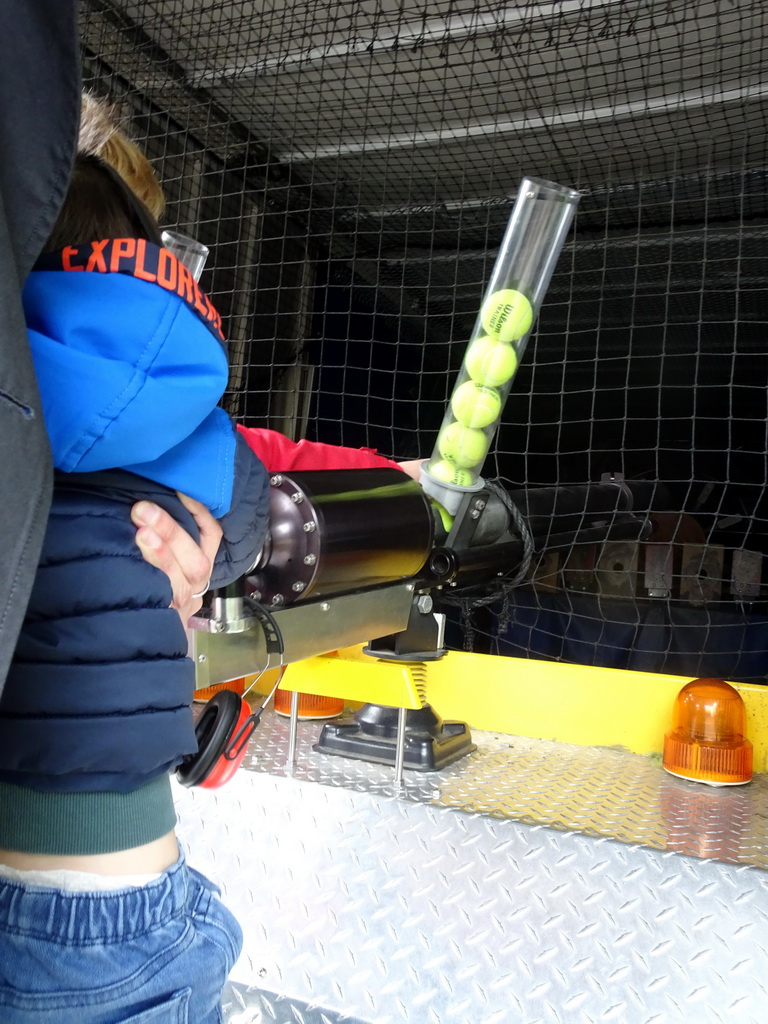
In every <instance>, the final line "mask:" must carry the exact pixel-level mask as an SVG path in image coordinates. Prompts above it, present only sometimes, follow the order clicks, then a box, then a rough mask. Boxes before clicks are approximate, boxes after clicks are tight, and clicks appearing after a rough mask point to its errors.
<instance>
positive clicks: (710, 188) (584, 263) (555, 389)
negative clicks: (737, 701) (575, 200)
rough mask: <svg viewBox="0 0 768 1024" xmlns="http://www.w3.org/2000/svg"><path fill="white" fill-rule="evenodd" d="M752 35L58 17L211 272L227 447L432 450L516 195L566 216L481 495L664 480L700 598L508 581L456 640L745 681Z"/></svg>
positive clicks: (761, 452) (342, 15)
mask: <svg viewBox="0 0 768 1024" xmlns="http://www.w3.org/2000/svg"><path fill="white" fill-rule="evenodd" d="M767 28H768V9H767V8H766V5H765V4H764V3H762V2H757V0H752V2H747V0H729V2H722V0H668V2H666V0H665V2H661V0H602V2H601V0H563V2H558V3H517V4H502V3H493V2H476V0H472V2H470V0H442V2H440V0H439V2H418V3H417V2H410V3H409V2H394V0H380V2H376V3H373V2H367V0H361V2H351V0H344V2H339V3H317V2H295V0H294V2H282V0H273V2H270V3H252V2H242V0H228V2H227V0H217V2H211V0H197V2H194V3H192V2H188V0H81V29H82V39H83V60H84V75H85V79H86V84H87V86H88V87H89V88H91V89H93V90H94V91H95V92H97V93H99V94H102V95H108V96H109V97H110V98H111V99H112V100H113V101H114V102H115V103H116V104H117V105H118V108H119V110H120V112H121V114H122V116H123V118H124V123H125V125H126V127H127V128H128V130H129V131H130V132H131V133H132V134H133V135H134V137H135V138H136V139H137V141H139V142H140V143H141V144H142V145H144V146H145V147H146V150H147V152H148V154H149V155H150V157H151V158H152V160H153V162H154V164H155V166H156V168H157V170H158V173H159V175H160V177H161V179H162V181H163V183H164V185H165V188H166V190H167V193H168V197H169V207H168V215H167V218H166V220H167V223H168V224H169V225H170V226H177V227H179V228H180V229H181V230H185V231H188V232H189V233H192V234H195V235H196V236H197V237H198V238H200V239H201V240H202V241H204V242H205V243H206V244H208V245H209V246H210V247H211V250H212V255H211V258H210V260H209V265H208V268H207V269H206V271H205V276H204V279H203V284H204V286H205V287H206V288H207V289H208V290H209V291H210V292H211V293H212V295H213V297H214V300H215V301H216V303H217V304H218V306H219V308H220V309H221V311H222V313H223V314H224V315H225V317H226V322H227V326H228V333H229V336H230V339H231V355H232V377H231V386H230V391H229V394H228V396H227V402H228V405H229V407H230V409H231V411H232V412H233V414H234V415H235V417H236V418H237V419H238V420H239V421H241V422H244V423H247V424H250V425H260V426H271V427H274V428H276V429H280V430H283V431H284V432H286V433H288V434H290V435H291V436H293V437H296V438H298V437H301V436H307V437H310V438H313V439H318V440H322V441H328V442H339V443H344V444H348V445H355V446H357V445H370V446H373V447H376V448H378V449H379V450H380V451H381V452H382V453H383V454H387V455H395V456H398V457H403V458H413V457H416V456H420V455H421V456H425V455H429V454H430V453H431V451H432V447H433V445H434V443H435V438H436V433H437V430H438V428H439V425H440V423H441V420H442V417H443V413H444V410H445V404H446V401H447V399H448V397H449V395H450V393H451V390H452V388H453V382H454V379H455V376H456V372H457V371H458V369H459V367H460V365H461V361H462V358H463V354H464V351H465V347H466V343H467V339H468V337H469V335H470V333H471V331H472V327H473V324H474V321H475V317H476V315H477V310H478V308H479V304H480V301H481V298H482V295H483V292H484V288H485V285H486V283H487V281H488V279H489V278H490V275H491V272H492V269H493V265H494V260H495V257H496V254H497V250H498V246H499V242H500V240H501V237H502V235H503V233H504V229H505V227H506V224H507V221H508V218H509V215H510V212H511V208H512V203H513V202H514V198H515V193H516V189H517V186H518V184H519V182H520V180H521V179H522V178H523V177H524V176H526V175H531V176H535V177H541V178H547V179H550V180H553V181H557V182H559V183H561V184H564V185H568V186H571V187H575V188H578V189H579V190H581V192H582V200H581V203H580V206H579V210H578V213H577V216H576V221H575V226H574V228H573V230H572V232H571V234H570V236H569V239H568V241H567V243H566V246H565V248H564V250H563V253H562V255H561V258H560V260H559V263H558V266H557V269H556V272H555V275H554V277H553V279H552V283H551V286H550V289H549V292H548V294H547V296H546V299H545V302H544V306H543V309H542V312H541V315H540V317H539V320H538V323H537V325H536V328H535V331H534V335H533V337H532V340H531V343H530V344H529V347H528V349H527V352H526V356H525V359H524V361H523V364H522V365H521V367H520V370H519V372H518V374H517V376H516V378H515V381H514V385H513V388H512V392H511V394H510V397H509V400H508V402H507V404H506V406H505V409H504V413H503V420H502V424H501V426H500V429H499V432H498V434H497V437H496V440H495V442H494V446H493V449H492V452H491V455H490V456H489V458H488V462H487V464H486V467H485V475H486V476H488V477H500V478H502V479H504V480H506V481H511V482H512V483H513V484H514V486H518V487H519V486H557V485H559V484H562V483H566V482H583V481H588V480H596V479H599V477H600V475H601V474H602V473H604V472H613V473H617V472H621V473H624V474H625V475H626V476H627V477H631V478H640V479H655V480H659V481H662V482H663V483H664V484H665V485H666V486H667V487H668V489H669V492H670V496H671V500H670V510H671V511H673V512H675V513H678V514H687V515H690V516H692V517H694V519H695V521H696V523H697V524H699V525H700V527H701V528H702V530H703V532H704V535H705V538H706V542H707V543H708V544H710V545H717V546H721V547H722V548H723V549H724V551H725V552H726V554H725V558H724V569H723V579H722V586H721V588H720V592H719V595H718V598H717V599H716V600H712V601H709V602H707V603H706V604H705V605H703V606H702V605H699V606H696V607H692V606H691V605H690V602H686V601H684V600H682V599H680V598H679V596H677V594H676V593H673V594H672V595H671V597H670V598H669V599H668V600H659V599H656V600H652V599H650V598H648V597H647V595H644V594H643V593H642V592H641V589H640V590H638V593H637V594H636V596H635V597H634V598H633V599H624V600H618V601H617V600H609V599H608V598H607V597H606V596H605V595H601V594H600V593H599V592H598V593H583V592H574V590H573V589H572V588H569V587H568V586H567V585H566V584H563V585H561V586H560V587H559V589H558V591H557V592H555V593H542V592H541V591H539V590H538V589H537V588H536V587H534V586H530V585H526V586H523V587H518V588H515V589H514V590H513V591H512V592H510V593H508V594H506V595H505V596H504V597H503V598H500V600H499V602H498V603H497V604H495V605H491V606H490V608H488V609H484V610H482V611H478V612H476V613H471V614H470V608H469V606H468V604H466V603H465V606H464V607H463V609H462V610H461V615H459V616H458V618H456V619H455V621H456V623H457V626H456V629H455V630H454V632H453V633H452V637H453V642H455V643H463V644H467V643H472V644H476V645H478V646H480V648H481V649H485V650H490V651H495V652H498V653H514V654H518V655H519V654H523V655H532V656H535V657H554V658H566V659H570V660H575V661H587V662H590V663H596V664H613V665H628V666H630V667H640V668H648V669H650V670H654V671H679V672H681V673H682V674H694V673H699V672H712V673H714V674H721V675H724V676H726V677H729V678H741V679H750V680H753V681H759V682H763V681H765V676H766V672H768V663H767V662H766V655H765V652H764V648H765V647H766V643H765V640H764V637H765V636H766V627H767V626H768V622H766V615H765V594H766V586H765V582H764V580H761V581H760V585H759V588H758V592H757V593H752V594H751V596H750V599H749V600H748V601H744V600H742V599H741V598H740V597H739V595H738V594H737V593H734V588H733V586H732V585H731V583H732V581H731V580H730V578H729V576H728V573H729V571H730V570H729V566H730V565H731V557H732V556H731V555H730V552H732V551H733V550H749V551H754V552H757V553H758V554H759V555H760V556H763V555H765V554H766V553H768V503H767V501H766V489H765V482H766V451H767V450H768V444H767V436H766V423H767V413H766V383H768V382H767V380H766V378H767V377H768V370H767V369H766V364H767V360H766V348H767V347H768V346H767V345H766V327H767V325H768V305H767V304H766V298H767V295H766V292H767V291H768V285H767V284H766V281H767V278H766V271H768V249H767V248H766V241H768V195H767V189H766V171H765V167H766V113H767V111H768V104H767V98H768V75H767V74H766V70H767V69H766V60H767V59H768V58H766V52H767V51H766V46H765V41H766V29H767ZM762 562H763V564H764V562H765V559H764V558H763V559H762ZM762 574H763V577H764V576H765V572H764V570H762ZM649 636H650V637H651V638H650V639H649Z"/></svg>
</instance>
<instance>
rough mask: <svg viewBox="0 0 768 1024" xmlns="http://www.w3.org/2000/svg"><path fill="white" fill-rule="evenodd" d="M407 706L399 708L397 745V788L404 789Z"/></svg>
mask: <svg viewBox="0 0 768 1024" xmlns="http://www.w3.org/2000/svg"><path fill="white" fill-rule="evenodd" d="M407 714H408V711H407V709H406V708H398V709H397V747H396V749H395V789H403V787H404V786H405V781H404V779H403V767H404V764H405V719H406V716H407Z"/></svg>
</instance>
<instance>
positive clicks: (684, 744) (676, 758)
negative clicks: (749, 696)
mask: <svg viewBox="0 0 768 1024" xmlns="http://www.w3.org/2000/svg"><path fill="white" fill-rule="evenodd" d="M745 732H746V712H745V710H744V701H743V700H742V699H741V694H740V693H739V691H738V690H737V689H735V687H733V686H731V685H730V684H729V683H725V682H723V680H722V679H694V680H693V682H690V683H687V684H686V685H685V686H684V687H683V688H682V690H681V691H680V692H679V693H678V695H677V698H676V700H675V708H674V720H673V727H672V730H671V731H670V732H668V733H667V734H666V736H665V737H664V757H663V761H662V765H663V767H664V769H665V770H666V771H668V772H669V773H670V775H677V776H678V777H679V778H681V779H691V780H692V781H693V782H704V783H706V784H707V785H709V786H740V785H743V784H744V783H745V782H749V780H750V779H751V778H752V744H751V743H750V742H749V740H748V739H746V737H745Z"/></svg>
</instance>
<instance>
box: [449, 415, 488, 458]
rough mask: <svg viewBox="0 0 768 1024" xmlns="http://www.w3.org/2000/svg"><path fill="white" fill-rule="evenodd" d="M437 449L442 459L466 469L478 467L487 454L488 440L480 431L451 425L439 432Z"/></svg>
mask: <svg viewBox="0 0 768 1024" xmlns="http://www.w3.org/2000/svg"><path fill="white" fill-rule="evenodd" d="M437 447H438V448H439V450H440V454H441V455H442V456H443V458H444V459H447V460H448V461H449V462H452V463H453V464H454V465H455V466H460V467H461V468H463V469H468V468H469V467H470V466H476V465H478V463H480V462H482V461H483V459H484V458H485V456H486V455H487V454H488V438H487V437H486V436H485V434H484V433H483V432H482V430H475V429H474V428H473V427H464V426H462V425H461V423H451V424H450V425H449V426H447V427H443V429H442V430H441V431H440V436H439V437H438V439H437Z"/></svg>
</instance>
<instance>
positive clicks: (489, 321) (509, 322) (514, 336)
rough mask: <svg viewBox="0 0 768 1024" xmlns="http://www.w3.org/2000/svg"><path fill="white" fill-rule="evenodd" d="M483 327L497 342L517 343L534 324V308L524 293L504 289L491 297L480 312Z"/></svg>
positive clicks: (512, 289)
mask: <svg viewBox="0 0 768 1024" xmlns="http://www.w3.org/2000/svg"><path fill="white" fill-rule="evenodd" d="M480 320H481V321H482V324H483V327H484V328H485V330H486V331H487V332H488V333H489V334H490V335H491V337H492V338H495V339H496V340H497V341H504V342H507V343H508V342H510V341H517V340H518V339H520V338H522V337H523V335H524V334H527V333H528V331H530V329H531V324H532V323H533V307H532V306H531V304H530V302H529V301H528V299H526V297H525V296H524V295H523V293H522V292H518V291H515V289H514V288H502V289H501V290H500V291H498V292H494V293H493V294H492V295H489V296H488V298H487V299H486V300H485V302H484V303H483V308H482V310H481V311H480Z"/></svg>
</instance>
